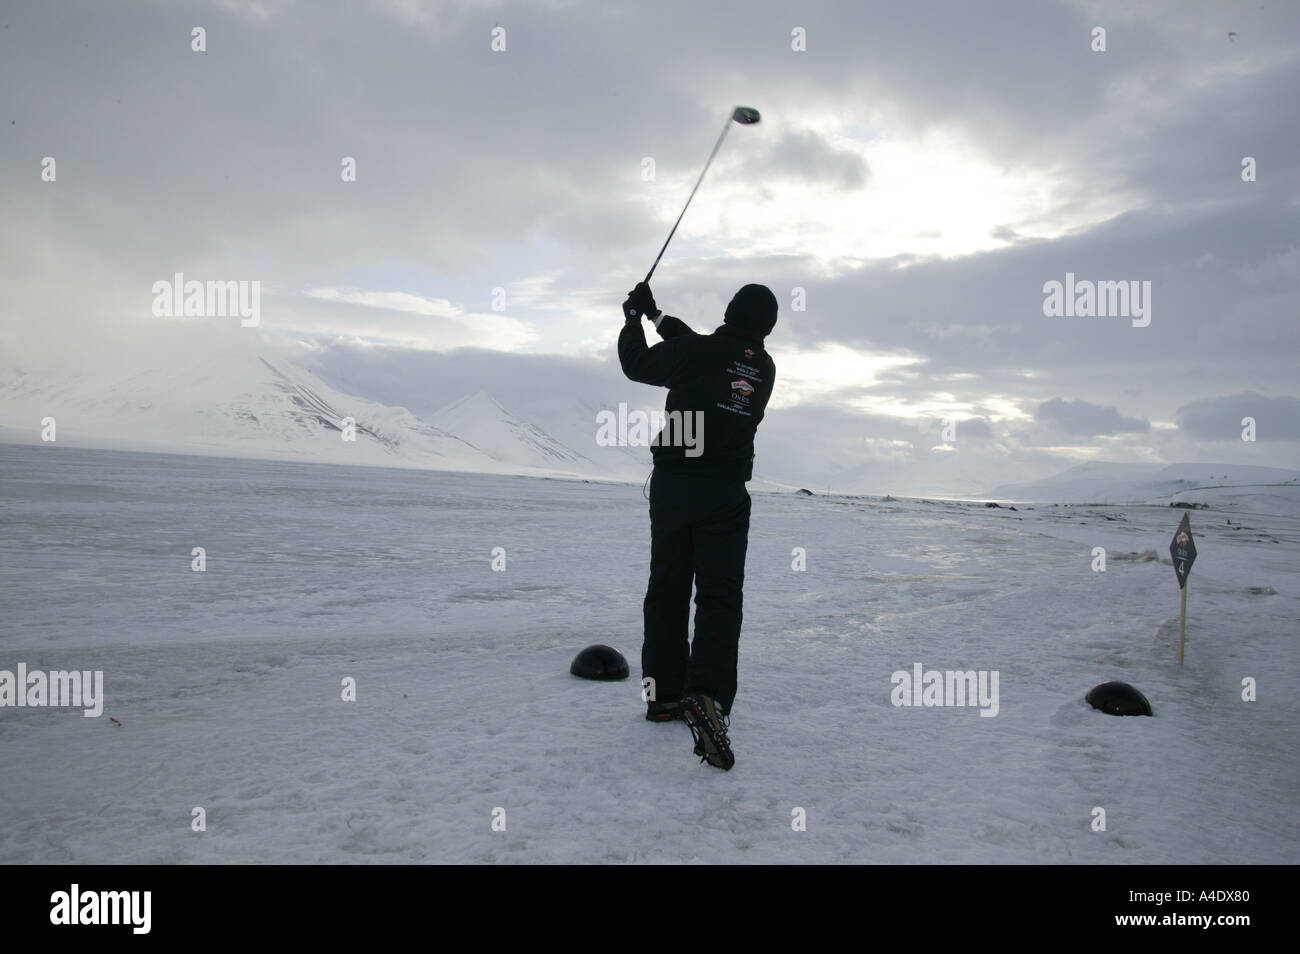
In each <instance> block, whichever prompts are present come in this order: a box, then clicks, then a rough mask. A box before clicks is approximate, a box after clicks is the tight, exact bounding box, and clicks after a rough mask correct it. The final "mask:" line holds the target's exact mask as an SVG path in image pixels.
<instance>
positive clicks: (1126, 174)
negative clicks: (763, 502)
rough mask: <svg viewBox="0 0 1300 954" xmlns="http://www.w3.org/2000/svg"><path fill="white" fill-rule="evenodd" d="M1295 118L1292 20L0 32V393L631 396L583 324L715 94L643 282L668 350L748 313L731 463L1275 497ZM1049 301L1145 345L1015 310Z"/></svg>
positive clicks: (1049, 16) (1295, 32) (464, 12)
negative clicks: (275, 364)
mask: <svg viewBox="0 0 1300 954" xmlns="http://www.w3.org/2000/svg"><path fill="white" fill-rule="evenodd" d="M195 27H201V28H203V30H204V31H205V41H206V52H195V51H194V50H193V49H192V43H193V40H192V30H193V29H194V28H195ZM497 28H500V30H504V33H501V32H499V30H498V32H497V33H496V34H495V36H496V40H497V45H500V44H501V42H502V41H504V47H505V48H504V49H503V50H494V49H493V42H494V30H497ZM1096 28H1103V29H1104V30H1105V50H1104V52H1101V51H1096V50H1094V49H1093V47H1094V46H1095V45H1097V43H1098V38H1097V35H1096V34H1095V29H1096ZM801 39H802V40H803V41H804V45H805V46H806V49H802V50H798V49H794V48H793V47H794V46H797V45H799V41H800V40H801ZM1297 89H1300V4H1297V3H1294V2H1290V0H1286V2H1264V3H1259V2H1245V3H1232V2H1207V3H1191V2H1167V3H1166V2H1149V0H1148V2H1143V3H1140V4H1138V3H1132V2H1115V3H1066V2H1061V3H1053V2H1025V3H980V2H974V0H949V2H900V3H891V4H883V3H850V2H841V3H809V2H797V3H774V2H745V3H709V4H702V3H690V2H681V3H675V2H658V3H655V4H646V3H619V2H595V0H591V2H553V3H543V2H533V3H500V4H493V3H480V2H453V3H436V4H433V3H430V4H425V3H419V2H416V0H382V2H379V0H377V2H372V3H369V4H366V3H361V2H351V3H338V4H333V3H316V2H312V3H308V2H300V3H294V2H280V0H218V2H212V3H198V2H194V3H184V2H173V0H167V2H164V0H158V2H153V3H150V2H128V3H102V2H97V0H96V2H86V3H70V2H61V0H50V2H45V3H10V4H5V5H4V7H3V12H2V13H0V209H2V210H3V212H2V213H0V214H2V216H3V218H2V220H0V374H11V373H13V370H14V369H15V368H22V369H24V370H29V371H30V370H31V369H36V372H37V373H40V374H45V375H55V374H70V375H75V374H78V373H81V370H82V369H84V368H85V367H88V366H98V365H106V366H110V367H112V366H119V365H120V366H121V367H123V368H126V367H139V366H149V365H151V364H158V363H164V362H167V361H168V360H170V358H171V355H173V354H174V349H176V348H189V349H194V348H199V347H203V345H202V343H201V342H202V340H203V336H204V335H205V334H207V335H221V336H236V335H242V337H241V338H240V339H239V340H240V341H241V343H244V344H245V345H246V346H247V347H248V348H250V349H252V350H257V349H261V348H274V349H281V350H283V349H286V348H287V349H290V353H296V354H298V355H299V357H300V359H301V360H303V361H304V362H305V363H309V364H311V365H313V366H314V367H316V368H318V369H319V370H320V371H321V372H322V373H323V374H325V375H326V376H327V377H331V378H332V379H333V380H334V381H335V382H341V383H342V384H346V385H348V386H351V387H354V388H356V389H357V391H358V392H359V393H363V394H365V395H366V396H368V397H372V398H374V399H377V400H384V401H386V402H389V403H400V404H403V405H405V406H408V407H411V408H412V409H413V410H415V411H417V413H420V412H427V411H431V410H433V409H434V408H436V407H438V406H441V405H442V404H445V403H448V402H450V401H451V400H453V399H455V398H457V397H459V396H461V395H462V394H464V393H467V392H469V391H474V390H479V389H482V390H486V391H488V392H489V393H491V394H493V395H494V396H495V397H497V399H498V400H499V401H501V402H502V403H503V404H505V405H506V406H507V407H510V408H512V409H513V410H515V411H516V412H517V413H521V414H524V415H525V416H526V414H527V411H528V407H529V405H530V404H531V403H532V402H533V400H534V398H536V397H537V396H540V395H549V396H554V395H557V394H570V393H575V392H581V393H582V395H583V396H584V397H587V398H590V399H594V400H597V401H603V402H606V403H611V404H612V403H617V402H619V401H628V402H630V403H634V404H638V405H645V406H653V405H654V403H655V402H658V401H661V400H662V394H661V393H659V394H655V393H653V392H652V391H650V390H649V389H646V388H642V387H640V386H637V385H632V384H630V383H628V382H626V381H625V380H624V379H622V377H621V375H620V373H619V371H618V367H617V360H616V358H615V356H614V342H615V339H616V337H617V334H618V331H619V328H620V325H621V315H620V313H619V304H620V302H621V301H622V299H623V297H624V296H625V294H626V292H627V291H628V289H630V288H631V287H632V285H633V284H634V283H635V282H636V281H637V280H638V279H639V278H640V277H642V276H643V275H644V273H645V270H646V269H647V268H648V267H649V264H650V262H651V260H652V259H653V257H654V254H655V253H656V252H657V250H658V247H659V245H660V244H661V243H662V241H663V238H664V236H665V235H666V234H667V230H668V228H669V227H670V226H671V224H672V221H673V219H674V218H675V217H676V215H677V213H678V211H680V208H681V205H682V203H683V202H684V201H685V198H686V195H687V194H688V193H689V191H690V188H691V185H692V184H693V182H694V180H695V177H696V176H697V175H698V173H699V170H700V168H701V166H702V164H703V161H704V159H705V157H706V156H707V154H708V151H709V149H710V148H711V146H712V144H713V142H714V140H715V139H716V137H717V135H718V132H719V130H720V129H721V127H722V123H723V121H724V119H725V117H726V116H727V114H728V113H729V112H730V110H731V108H732V107H733V106H735V105H737V104H744V105H750V106H754V107H756V108H758V109H759V110H761V111H762V115H763V120H762V122H761V123H760V124H759V125H757V126H751V127H739V126H738V127H735V128H733V129H732V131H731V132H730V133H729V135H728V138H727V140H726V142H725V144H724V146H723V148H722V151H721V152H720V154H719V156H718V158H717V160H716V162H715V163H714V165H713V167H712V169H711V170H710V172H709V174H708V177H707V178H706V179H705V181H704V184H703V186H702V187H701V190H700V193H699V195H698V196H697V197H696V200H695V202H694V204H693V205H692V206H691V208H690V210H689V212H688V213H687V215H686V218H685V220H684V221H683V223H682V226H681V229H680V230H679V232H678V235H677V237H676V239H675V240H674V243H673V245H672V246H671V247H670V248H669V250H668V252H667V254H666V256H665V258H664V261H663V263H662V264H661V266H660V268H659V270H658V272H657V273H656V276H655V279H654V282H653V287H654V290H655V294H656V296H657V299H658V301H659V304H660V306H661V307H662V308H664V309H665V310H666V311H668V312H669V313H672V314H676V315H678V316H680V317H682V318H683V319H685V320H686V321H688V322H689V323H691V324H692V325H693V326H694V327H696V328H697V329H698V330H701V331H707V330H711V329H712V328H714V327H716V326H717V325H718V324H719V323H720V321H721V315H722V309H723V307H724V306H725V304H726V301H727V300H728V299H729V297H730V296H731V294H732V293H733V292H734V291H735V289H736V288H737V287H739V286H740V285H742V284H744V283H746V282H761V283H763V284H766V285H768V286H770V287H771V288H772V289H773V291H774V292H775V293H776V295H777V298H778V300H779V301H780V303H781V310H780V316H779V320H778V324H777V328H776V331H775V332H774V333H773V335H772V336H771V337H770V338H769V339H768V348H769V351H770V352H771V353H772V355H773V357H774V359H775V361H776V366H777V381H776V391H775V394H774V397H773V401H772V404H771V406H770V409H769V414H768V419H767V420H766V421H765V422H764V424H763V425H762V428H761V429H760V433H759V439H758V460H757V461H756V470H757V471H758V472H760V473H765V474H767V475H769V476H772V477H774V478H777V479H783V478H784V479H799V480H804V481H807V482H809V483H812V482H813V481H814V478H815V479H816V482H817V483H818V484H819V485H820V486H826V485H832V487H833V488H835V487H838V488H839V489H860V490H869V491H870V490H875V491H879V492H884V491H886V490H890V491H893V492H896V493H908V492H918V493H939V492H944V491H947V492H950V493H968V492H974V491H976V490H978V489H980V488H985V487H991V486H993V485H995V484H998V483H1002V482H1009V481H1014V480H1021V479H1025V478H1028V477H1032V476H1037V475H1042V474H1046V473H1052V472H1055V471H1057V470H1060V469H1063V468H1064V467H1066V466H1069V465H1070V464H1073V463H1076V462H1079V461H1083V460H1117V461H1154V462H1160V461H1165V462H1179V461H1213V462H1224V463H1250V464H1266V465H1273V466H1284V467H1297V466H1300V400H1298V399H1297V394H1300V386H1298V385H1297V382H1296V371H1297V365H1298V361H1297V358H1298V357H1300V348H1297V344H1298V343H1300V321H1298V319H1300V228H1298V226H1300V214H1298V213H1300V109H1298V108H1297V96H1296V90H1297ZM46 157H53V158H54V160H55V162H56V167H55V168H56V171H57V179H56V180H55V181H54V182H47V181H42V163H43V161H44V160H45V158H46ZM345 157H351V158H353V159H355V162H356V181H355V182H344V181H343V179H342V176H341V174H340V173H341V164H342V162H343V160H344V158H345ZM1246 157H1250V158H1252V159H1253V160H1254V167H1255V179H1256V181H1252V182H1247V181H1243V160H1244V159H1246ZM650 169H653V177H650V176H648V170H650ZM176 272H182V273H184V275H185V276H186V278H195V279H199V280H258V281H260V282H261V283H262V289H263V293H262V294H263V299H262V311H261V326H260V327H259V328H257V329H241V328H239V327H238V322H237V321H234V322H232V321H231V320H229V319H202V320H199V321H197V322H195V323H194V325H193V326H192V329H193V334H192V335H190V334H188V333H187V334H177V333H176V330H175V325H176V322H175V320H174V319H165V318H164V319H160V318H157V317H154V316H153V315H152V314H151V312H150V305H151V303H152V293H151V288H152V285H153V283H154V282H155V281H158V280H160V279H170V278H171V277H172V275H173V274H174V273H176ZM1067 273H1073V274H1074V276H1075V278H1076V280H1078V281H1085V280H1087V281H1125V282H1137V283H1138V287H1139V289H1140V288H1142V287H1143V285H1142V283H1145V282H1149V283H1150V285H1149V286H1148V287H1149V288H1150V298H1149V301H1146V302H1145V304H1147V305H1149V309H1150V311H1149V315H1148V316H1147V317H1148V318H1149V324H1146V325H1145V326H1141V324H1142V320H1139V319H1138V318H1130V317H1112V318H1097V317H1047V316H1045V315H1044V299H1045V297H1046V296H1045V293H1044V291H1043V289H1044V284H1045V283H1047V282H1051V281H1054V280H1055V281H1060V282H1062V283H1064V282H1065V281H1066V275H1067ZM496 289H504V301H502V300H501V298H500V297H499V296H498V297H497V298H496V299H495V300H494V294H495V291H494V290H496ZM796 290H802V293H799V292H797V291H796ZM799 298H802V299H803V304H804V306H805V307H804V309H803V310H797V309H796V305H797V304H798V300H799ZM494 305H495V306H498V307H494ZM502 305H503V306H504V307H503V308H499V306H502ZM498 309H499V310H498ZM163 323H165V324H167V325H168V330H167V333H162V332H161V331H160V326H161V324H163ZM201 325H202V326H205V327H202V328H200V326H201ZM303 343H306V344H307V345H309V347H303ZM295 349H296V350H295ZM4 352H7V354H5V353H4ZM1243 417H1252V418H1254V419H1255V420H1256V428H1257V431H1256V436H1257V440H1256V441H1254V442H1245V441H1243V440H1242V439H1241V434H1242V425H1241V421H1242V418H1243ZM945 418H949V419H952V420H956V421H957V422H958V423H957V426H956V432H955V439H948V440H945V439H944V434H943V421H944V419H945ZM948 436H949V437H952V435H951V433H950V434H949V435H948ZM593 438H594V422H593Z"/></svg>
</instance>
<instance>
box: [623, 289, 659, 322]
mask: <svg viewBox="0 0 1300 954" xmlns="http://www.w3.org/2000/svg"><path fill="white" fill-rule="evenodd" d="M627 305H628V306H630V307H631V308H632V309H635V312H633V311H631V310H629V308H628V307H624V309H623V314H625V315H627V316H628V317H629V318H631V317H632V316H633V314H634V313H635V314H636V315H657V314H659V309H658V308H657V307H656V306H655V296H654V295H652V294H651V293H650V286H649V285H647V284H646V283H645V282H640V283H638V284H637V286H636V288H634V289H632V290H631V291H630V292H628V299H627Z"/></svg>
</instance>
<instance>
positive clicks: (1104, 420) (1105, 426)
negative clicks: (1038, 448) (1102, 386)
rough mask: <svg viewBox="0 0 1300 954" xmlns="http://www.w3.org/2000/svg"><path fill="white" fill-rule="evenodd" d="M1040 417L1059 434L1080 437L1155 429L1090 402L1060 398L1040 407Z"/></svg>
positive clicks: (1140, 421) (1111, 408)
mask: <svg viewBox="0 0 1300 954" xmlns="http://www.w3.org/2000/svg"><path fill="white" fill-rule="evenodd" d="M1037 417H1038V420H1040V421H1042V422H1044V423H1047V424H1051V425H1052V426H1053V427H1055V428H1056V429H1057V430H1060V431H1064V432H1065V433H1066V434H1073V435H1075V436H1077V437H1096V436H1099V435H1109V434H1135V433H1136V434H1143V433H1146V432H1147V431H1149V430H1150V429H1151V422H1150V421H1143V420H1138V419H1137V418H1133V417H1123V416H1121V415H1120V413H1119V411H1117V410H1115V408H1113V407H1102V406H1101V405H1099V404H1090V403H1089V402H1087V401H1066V400H1063V399H1062V398H1059V397H1057V398H1052V399H1051V400H1050V401H1044V402H1043V403H1042V404H1040V405H1039V406H1038V412H1037Z"/></svg>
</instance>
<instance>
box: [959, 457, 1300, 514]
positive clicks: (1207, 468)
mask: <svg viewBox="0 0 1300 954" xmlns="http://www.w3.org/2000/svg"><path fill="white" fill-rule="evenodd" d="M1279 485H1284V486H1295V487H1300V471H1294V470H1285V469H1283V468H1280V467H1259V466H1255V465H1250V464H1166V465H1160V464H1118V463H1112V462H1108V461H1089V462H1087V463H1083V464H1076V465H1075V466H1074V467H1071V468H1069V469H1068V470H1065V471H1063V472H1061V473H1059V474H1057V475H1055V476H1053V477H1047V478H1044V479H1042V480H1034V481H1029V482H1026V483H1020V484H1003V485H1002V486H1000V487H995V488H993V489H992V490H990V491H988V492H987V493H986V494H982V495H981V496H984V497H987V498H989V499H991V500H1024V501H1051V502H1056V503H1112V504H1115V503H1155V504H1166V503H1170V502H1174V498H1179V497H1182V496H1185V495H1188V494H1193V495H1194V494H1196V493H1201V494H1202V495H1204V494H1205V493H1208V492H1221V491H1222V490H1224V489H1230V488H1236V487H1252V488H1262V487H1270V486H1279ZM1188 502H1195V501H1188Z"/></svg>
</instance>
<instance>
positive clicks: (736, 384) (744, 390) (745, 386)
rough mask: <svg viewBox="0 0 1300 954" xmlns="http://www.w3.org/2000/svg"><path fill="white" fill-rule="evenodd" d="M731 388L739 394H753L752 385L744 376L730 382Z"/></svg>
mask: <svg viewBox="0 0 1300 954" xmlns="http://www.w3.org/2000/svg"><path fill="white" fill-rule="evenodd" d="M731 390H733V391H739V392H740V393H741V394H753V393H754V385H752V384H750V383H749V382H748V381H746V380H745V379H744V378H736V380H734V381H732V382H731Z"/></svg>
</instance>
